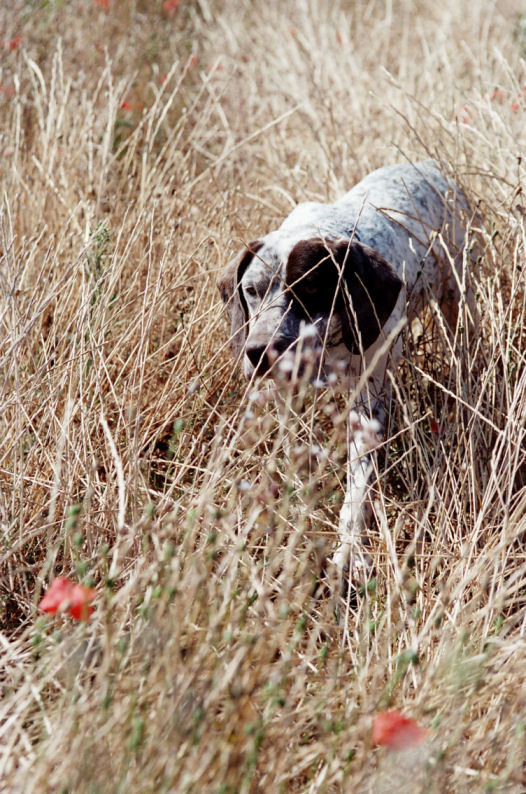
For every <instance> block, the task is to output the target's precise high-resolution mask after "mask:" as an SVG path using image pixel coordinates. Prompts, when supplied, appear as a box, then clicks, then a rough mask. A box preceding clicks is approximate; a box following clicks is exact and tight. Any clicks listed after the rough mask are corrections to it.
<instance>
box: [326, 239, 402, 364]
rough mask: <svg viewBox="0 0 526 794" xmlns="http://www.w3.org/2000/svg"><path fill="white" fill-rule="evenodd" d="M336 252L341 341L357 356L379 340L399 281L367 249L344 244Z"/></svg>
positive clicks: (400, 284) (393, 271) (354, 242)
mask: <svg viewBox="0 0 526 794" xmlns="http://www.w3.org/2000/svg"><path fill="white" fill-rule="evenodd" d="M335 249H336V250H335V259H336V261H337V262H338V263H339V264H340V265H341V266H342V268H343V277H344V280H345V285H344V288H343V290H342V291H341V301H342V305H340V307H339V309H340V314H341V318H342V335H343V341H344V342H345V344H346V346H347V347H348V348H349V350H350V351H351V352H352V353H359V352H360V351H362V350H367V348H368V347H370V346H371V345H372V344H373V343H374V342H376V340H377V339H378V337H379V335H380V331H381V330H382V328H383V326H384V324H385V323H386V322H387V320H388V319H389V316H390V314H391V312H392V311H393V309H394V307H395V304H396V301H397V300H398V295H399V293H400V290H401V288H402V280H401V279H400V278H399V276H398V275H397V274H396V272H395V270H394V268H393V267H392V266H391V265H390V264H389V262H388V261H387V260H386V259H384V257H383V256H382V255H381V254H379V253H378V251H376V250H375V249H374V248H370V247H369V246H368V245H364V244H363V243H360V242H358V241H357V240H352V241H351V242H348V241H343V242H341V243H336V245H335Z"/></svg>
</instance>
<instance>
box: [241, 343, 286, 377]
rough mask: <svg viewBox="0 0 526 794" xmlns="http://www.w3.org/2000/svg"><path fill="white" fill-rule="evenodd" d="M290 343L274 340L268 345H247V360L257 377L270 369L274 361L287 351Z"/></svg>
mask: <svg viewBox="0 0 526 794" xmlns="http://www.w3.org/2000/svg"><path fill="white" fill-rule="evenodd" d="M289 345H290V343H289V342H288V341H287V340H286V339H279V338H278V339H274V340H273V341H272V342H271V343H270V344H266V345H259V344H257V343H255V342H254V343H253V344H250V343H249V344H248V345H247V349H246V353H247V356H248V359H249V361H250V363H251V364H252V366H253V367H254V369H255V370H256V372H257V374H258V375H265V374H266V373H267V372H269V370H270V369H272V366H273V365H274V363H275V362H276V360H277V359H278V358H279V357H280V356H281V354H282V353H284V352H285V351H286V350H288V349H289Z"/></svg>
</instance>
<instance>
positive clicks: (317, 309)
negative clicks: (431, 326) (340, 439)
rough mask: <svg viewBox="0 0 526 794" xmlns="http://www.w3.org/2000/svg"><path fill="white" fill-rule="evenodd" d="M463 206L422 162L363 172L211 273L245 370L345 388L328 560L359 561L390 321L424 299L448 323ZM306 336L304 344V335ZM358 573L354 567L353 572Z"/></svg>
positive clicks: (390, 348)
mask: <svg viewBox="0 0 526 794" xmlns="http://www.w3.org/2000/svg"><path fill="white" fill-rule="evenodd" d="M467 213H468V205H467V202H466V200H465V198H464V196H463V194H462V193H461V191H460V190H459V189H458V188H457V186H456V185H455V184H454V183H453V182H451V181H450V180H448V179H446V178H445V176H444V175H443V174H442V172H441V170H440V168H439V166H438V165H437V163H436V162H434V161H432V160H426V161H424V162H420V163H416V164H414V165H412V164H399V165H393V166H387V167H385V168H380V169H378V170H377V171H373V172H372V173H371V174H369V175H368V176H367V177H365V179H363V180H362V181H361V182H359V183H358V184H357V185H355V187H353V188H352V190H350V191H349V192H348V193H346V194H345V195H344V196H343V197H342V198H340V199H339V200H338V201H336V202H334V203H333V204H319V203H317V202H307V203H304V204H300V205H298V206H297V207H296V208H295V209H294V210H293V212H292V213H291V214H290V215H289V216H288V218H286V220H285V221H284V222H283V223H282V224H281V226H280V227H279V229H277V231H273V232H270V233H269V234H267V235H265V236H264V237H261V238H259V239H257V240H256V241H254V242H251V243H249V244H248V245H247V246H246V247H245V248H244V249H243V250H242V251H241V252H240V254H239V255H238V256H237V257H236V258H235V259H234V260H233V261H232V262H230V264H229V265H228V266H227V267H226V268H225V270H224V272H223V274H222V277H221V279H220V281H219V284H218V286H219V290H220V293H221V297H222V299H223V301H224V302H225V304H226V307H227V312H228V315H229V318H230V321H231V347H232V351H233V353H234V355H235V357H236V358H240V357H241V356H243V367H244V372H245V375H246V376H247V377H252V376H253V375H266V376H269V377H273V376H275V375H276V373H277V372H280V373H281V374H283V373H285V374H286V373H290V376H291V377H292V375H294V376H298V375H300V376H301V374H302V370H303V369H304V367H305V365H304V356H303V358H302V355H303V352H302V351H304V350H305V347H307V349H308V351H309V355H310V361H311V362H312V360H313V357H314V360H315V361H316V365H315V372H313V369H312V363H311V365H310V368H308V374H309V376H310V377H311V379H312V380H316V381H318V382H319V381H325V382H327V381H328V382H334V381H335V380H336V379H338V381H339V382H341V383H342V385H345V387H346V388H348V389H349V390H350V393H351V394H352V395H353V396H352V400H353V404H354V406H355V409H353V410H352V411H351V412H350V414H349V434H348V435H349V444H348V446H349V449H348V470H347V492H346V495H345V501H344V505H343V508H342V512H341V515H340V524H339V545H338V547H337V549H336V552H335V554H334V557H333V561H334V563H335V564H336V565H337V566H338V569H339V570H340V571H343V570H344V569H346V568H347V566H350V568H351V570H352V575H353V576H356V574H357V572H358V571H357V569H359V568H360V567H362V568H364V569H365V570H364V571H363V573H365V574H366V572H367V569H368V559H367V553H366V552H365V550H364V529H365V527H366V520H367V511H368V505H369V499H368V491H369V487H370V480H371V475H372V471H373V458H372V448H373V447H374V446H375V444H377V443H378V440H379V437H380V434H381V433H382V430H383V428H384V426H385V421H386V409H387V404H388V397H389V391H390V390H389V378H388V377H387V368H388V367H389V369H390V370H394V369H395V367H396V365H397V362H398V361H399V359H400V355H401V349H402V340H401V338H400V333H399V332H400V329H401V327H402V326H403V324H404V321H405V320H407V321H409V322H411V321H412V320H413V319H414V318H415V316H416V315H417V313H418V312H419V311H420V310H421V309H422V307H423V306H424V305H426V303H427V299H428V297H429V296H433V299H434V300H433V305H435V307H436V306H437V305H438V306H439V307H440V310H441V311H442V313H443V314H444V318H445V321H446V323H448V324H449V325H450V327H451V328H453V329H454V327H455V322H456V316H457V311H458V302H459V297H460V294H461V291H462V285H463V283H464V277H463V272H462V261H463V257H462V251H463V246H464V236H465V228H466V226H465V224H466V218H467ZM306 340H307V343H306ZM362 575H363V574H362Z"/></svg>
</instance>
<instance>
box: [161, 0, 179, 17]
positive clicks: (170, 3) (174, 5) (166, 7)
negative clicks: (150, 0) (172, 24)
mask: <svg viewBox="0 0 526 794" xmlns="http://www.w3.org/2000/svg"><path fill="white" fill-rule="evenodd" d="M179 5H180V0H164V3H163V11H164V13H165V14H168V16H170V17H173V15H174V14H175V12H176V11H177V9H178V8H179Z"/></svg>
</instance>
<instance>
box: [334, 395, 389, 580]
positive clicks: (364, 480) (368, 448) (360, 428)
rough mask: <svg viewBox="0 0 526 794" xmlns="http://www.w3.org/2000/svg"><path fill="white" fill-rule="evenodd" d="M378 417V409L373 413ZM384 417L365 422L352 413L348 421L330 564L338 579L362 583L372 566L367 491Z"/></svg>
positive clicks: (369, 507) (365, 418)
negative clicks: (343, 486)
mask: <svg viewBox="0 0 526 794" xmlns="http://www.w3.org/2000/svg"><path fill="white" fill-rule="evenodd" d="M373 413H374V414H379V413H380V412H379V411H378V410H375V411H373ZM381 419H384V414H383V412H382V414H381V416H379V418H378V419H376V418H375V419H369V418H367V417H365V416H363V415H359V414H357V413H356V412H355V411H352V412H351V414H350V415H349V420H348V430H347V432H348V445H347V448H348V459H347V489H346V493H345V500H344V503H343V506H342V509H341V512H340V520H339V526H338V541H339V542H338V547H337V549H336V551H335V552H334V555H333V558H332V562H333V563H334V565H335V566H336V568H337V570H338V573H339V575H340V576H343V574H344V573H345V572H347V571H348V572H349V574H350V576H351V578H354V579H358V580H360V581H363V580H366V579H367V578H368V576H369V573H370V571H371V567H372V560H371V556H370V554H369V553H368V551H367V546H368V538H367V528H368V523H369V518H370V514H371V502H370V498H369V491H370V487H371V479H372V475H373V471H374V455H375V453H374V448H375V447H376V446H377V445H378V443H379V441H380V440H381V437H382V435H383V422H382V421H381Z"/></svg>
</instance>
